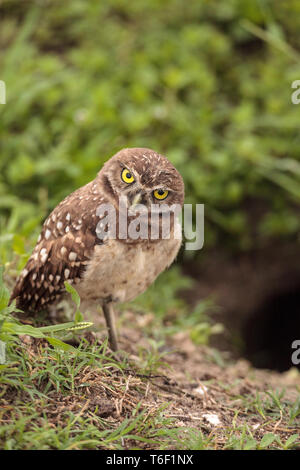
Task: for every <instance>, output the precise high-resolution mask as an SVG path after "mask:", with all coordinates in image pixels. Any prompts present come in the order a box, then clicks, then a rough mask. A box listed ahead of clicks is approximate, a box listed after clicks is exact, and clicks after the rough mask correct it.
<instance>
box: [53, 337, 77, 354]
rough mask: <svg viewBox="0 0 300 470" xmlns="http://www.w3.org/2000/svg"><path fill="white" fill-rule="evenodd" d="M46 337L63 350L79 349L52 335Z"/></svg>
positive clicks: (54, 345) (55, 346)
mask: <svg viewBox="0 0 300 470" xmlns="http://www.w3.org/2000/svg"><path fill="white" fill-rule="evenodd" d="M46 339H47V341H48V342H49V343H50V344H51V345H52V346H53V347H54V348H58V349H62V350H63V351H77V349H76V348H74V347H73V346H71V345H70V344H67V343H64V342H63V341H61V340H60V339H58V338H52V336H46Z"/></svg>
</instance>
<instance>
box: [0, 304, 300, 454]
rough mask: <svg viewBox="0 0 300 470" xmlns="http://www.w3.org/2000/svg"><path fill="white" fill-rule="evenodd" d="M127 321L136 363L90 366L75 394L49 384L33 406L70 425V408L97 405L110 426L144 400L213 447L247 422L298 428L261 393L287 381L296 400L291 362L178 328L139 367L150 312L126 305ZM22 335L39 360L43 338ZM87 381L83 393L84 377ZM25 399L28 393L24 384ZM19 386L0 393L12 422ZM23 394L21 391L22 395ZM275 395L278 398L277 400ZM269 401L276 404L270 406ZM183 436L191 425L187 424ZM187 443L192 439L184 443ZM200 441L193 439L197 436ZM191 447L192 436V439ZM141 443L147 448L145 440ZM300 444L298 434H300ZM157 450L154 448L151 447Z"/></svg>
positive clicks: (260, 429)
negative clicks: (253, 356)
mask: <svg viewBox="0 0 300 470" xmlns="http://www.w3.org/2000/svg"><path fill="white" fill-rule="evenodd" d="M123 315H124V318H123V322H122V323H123V327H122V330H121V335H120V345H121V348H122V350H124V351H125V352H126V354H127V355H128V357H129V360H130V363H131V364H135V365H136V366H137V367H132V368H129V369H126V370H125V371H119V372H118V371H117V372H115V371H114V373H113V375H112V374H108V373H107V372H108V371H109V368H110V366H109V365H108V366H107V370H105V371H104V370H103V369H97V368H94V367H90V366H86V367H84V368H83V369H81V370H79V372H78V373H77V375H76V378H75V392H74V393H73V394H69V395H67V396H66V395H62V394H60V393H57V392H56V391H55V390H54V389H52V390H50V392H48V397H49V401H48V403H46V405H45V403H44V402H38V401H37V403H36V404H35V409H36V412H37V413H38V414H40V416H45V415H46V416H47V419H48V421H49V422H50V425H51V426H53V427H56V426H57V425H61V426H63V425H64V413H65V412H67V411H72V412H73V413H75V414H78V415H80V416H83V417H92V416H93V413H95V414H96V415H97V416H100V417H101V418H104V419H106V420H108V422H109V423H110V424H111V426H112V427H117V426H118V425H119V424H120V423H122V421H123V420H124V419H125V418H126V417H128V416H129V415H132V412H133V410H134V409H135V408H136V407H137V406H138V404H139V406H140V410H143V411H145V413H146V416H150V415H152V416H154V415H155V414H156V413H158V411H159V410H160V409H161V407H164V411H163V414H164V417H166V418H172V419H173V421H172V428H182V429H186V428H189V429H194V430H199V431H201V432H202V434H203V436H205V438H206V439H207V440H208V441H210V442H211V443H210V448H215V449H224V448H226V446H227V444H228V442H229V440H230V436H231V435H232V433H233V432H234V433H237V434H239V429H242V428H243V427H245V426H246V427H247V429H248V430H249V433H250V434H251V435H252V437H253V438H254V439H255V440H257V441H258V442H260V440H261V438H262V437H263V436H264V435H265V434H266V433H274V434H276V435H278V436H279V437H280V439H281V441H282V442H286V440H287V439H288V438H289V437H290V436H292V435H293V434H295V433H298V432H299V429H300V421H299V416H298V418H297V419H296V420H295V421H294V422H293V423H292V424H290V423H289V419H288V416H287V414H286V413H284V411H283V408H282V410H277V412H274V410H273V409H272V405H271V404H270V405H266V408H265V409H266V412H268V414H267V413H266V415H265V416H262V414H261V413H259V412H258V411H257V408H256V405H255V404H256V399H257V393H259V394H260V395H261V399H262V400H263V401H265V402H266V401H267V400H270V398H269V397H268V395H267V392H268V391H269V390H273V391H274V390H279V389H285V395H284V398H283V401H282V403H283V406H284V403H286V404H287V406H291V404H292V403H293V402H295V400H296V399H297V397H299V390H300V374H299V372H298V371H297V370H294V369H291V370H290V371H288V372H285V373H277V372H270V371H265V370H257V369H253V368H252V367H251V365H250V363H248V362H247V361H245V360H238V361H235V360H231V359H230V357H228V354H227V355H226V354H223V353H217V354H216V352H215V350H214V349H211V348H209V347H205V346H196V345H195V344H194V343H193V342H192V341H191V340H190V338H189V337H188V335H187V333H183V332H182V333H177V334H176V335H174V336H173V337H171V338H169V340H168V341H167V344H166V345H164V347H163V350H162V352H163V353H164V352H166V354H165V355H164V356H163V359H162V362H163V363H164V364H162V365H161V366H160V367H159V368H158V369H157V370H155V372H154V373H150V374H139V373H137V371H138V370H139V363H140V361H141V357H140V356H139V354H138V350H139V348H140V347H146V348H147V347H148V348H149V347H150V346H149V342H148V339H147V338H146V335H145V334H144V333H143V326H144V322H145V318H146V317H145V316H141V317H138V318H137V316H136V315H135V314H133V313H131V312H124V313H123ZM87 338H88V340H89V341H90V342H95V341H97V342H99V337H98V336H97V337H96V336H95V334H94V333H88V334H87ZM22 341H23V343H24V344H25V345H26V347H27V348H28V351H29V354H30V355H31V356H32V359H33V363H35V361H36V360H37V358H38V357H39V355H40V354H44V352H41V349H40V346H41V345H42V343H43V340H37V339H33V338H29V337H23V340H22ZM81 384H85V389H84V390H85V396H84V398H83V396H82V391H80V390H82V389H80V385H81ZM23 399H24V402H26V400H28V397H27V396H26V391H24V397H23ZM15 400H16V394H15V393H14V392H13V389H9V390H7V393H6V394H5V395H4V396H3V397H2V399H1V402H2V406H4V407H6V409H7V415H5V416H6V417H4V421H5V420H7V422H9V420H10V417H9V413H10V410H12V409H13V408H14V406H15ZM18 400H20V395H19V396H18ZM271 401H272V400H271ZM268 408H270V409H268ZM182 432H183V442H184V438H185V434H184V433H185V431H184V430H183V431H182ZM133 445H134V442H130V441H126V442H125V443H124V448H132V446H133ZM183 445H184V446H185V448H190V447H188V446H189V444H183ZM194 445H195V444H194ZM190 446H191V448H192V446H193V444H192V443H191V444H190ZM139 448H145V449H146V448H148V445H147V444H143V443H142V444H141V443H139ZM299 448H300V442H299ZM152 450H153V448H152Z"/></svg>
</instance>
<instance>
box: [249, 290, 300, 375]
mask: <svg viewBox="0 0 300 470" xmlns="http://www.w3.org/2000/svg"><path fill="white" fill-rule="evenodd" d="M242 337H243V340H244V344H245V352H244V355H245V357H246V359H248V360H249V361H251V363H252V364H253V365H254V366H255V367H258V368H267V369H275V370H277V371H280V372H283V371H285V370H288V369H290V368H291V367H292V366H293V363H292V358H291V357H292V353H293V352H294V349H292V343H293V341H295V340H296V339H298V340H300V286H299V287H298V288H293V289H291V290H287V291H284V292H281V293H278V294H276V293H274V294H273V295H272V296H270V297H269V298H267V299H265V300H264V301H263V302H262V303H261V305H260V306H259V307H258V309H257V310H256V312H254V313H253V314H252V315H250V317H249V318H248V319H247V321H246V322H245V326H244V328H243V330H242Z"/></svg>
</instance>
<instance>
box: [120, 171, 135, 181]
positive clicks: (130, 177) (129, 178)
mask: <svg viewBox="0 0 300 470" xmlns="http://www.w3.org/2000/svg"><path fill="white" fill-rule="evenodd" d="M121 178H122V180H123V181H124V183H127V184H130V183H133V182H134V176H133V175H132V174H131V173H130V171H129V170H127V169H126V168H124V170H122V173H121Z"/></svg>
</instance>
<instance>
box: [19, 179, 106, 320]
mask: <svg viewBox="0 0 300 470" xmlns="http://www.w3.org/2000/svg"><path fill="white" fill-rule="evenodd" d="M102 202H105V200H104V198H103V196H102V195H100V194H99V192H98V189H97V186H96V185H94V184H93V182H91V183H89V184H87V185H86V186H84V187H82V188H80V189H78V190H77V191H75V192H74V193H72V194H70V195H69V196H68V197H67V198H66V199H64V200H63V201H62V202H61V203H60V204H59V205H58V206H57V207H56V208H55V209H54V211H53V212H52V213H51V214H50V215H49V217H48V218H47V219H46V221H45V223H44V225H43V229H42V232H41V235H40V236H39V239H38V242H37V245H36V247H35V249H34V251H33V253H32V255H31V257H30V258H29V260H28V262H27V264H26V266H25V268H24V269H23V271H22V273H21V275H20V277H19V279H18V280H17V283H16V286H15V288H14V291H13V293H12V296H11V300H13V299H16V303H17V307H18V308H20V309H21V310H24V311H29V312H36V311H39V310H42V309H43V308H44V307H45V306H46V305H47V304H49V303H52V302H54V301H55V300H57V299H58V298H59V297H60V295H61V294H62V293H63V292H64V281H68V282H70V283H74V284H76V283H78V282H79V281H80V279H81V277H82V275H83V272H84V271H85V269H86V265H87V264H88V261H89V260H90V259H91V256H92V253H93V250H94V247H95V245H97V244H101V243H102V242H101V240H99V239H98V238H97V236H96V232H95V229H96V225H97V223H98V221H99V218H98V217H97V215H96V207H97V206H98V205H99V204H100V203H102Z"/></svg>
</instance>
